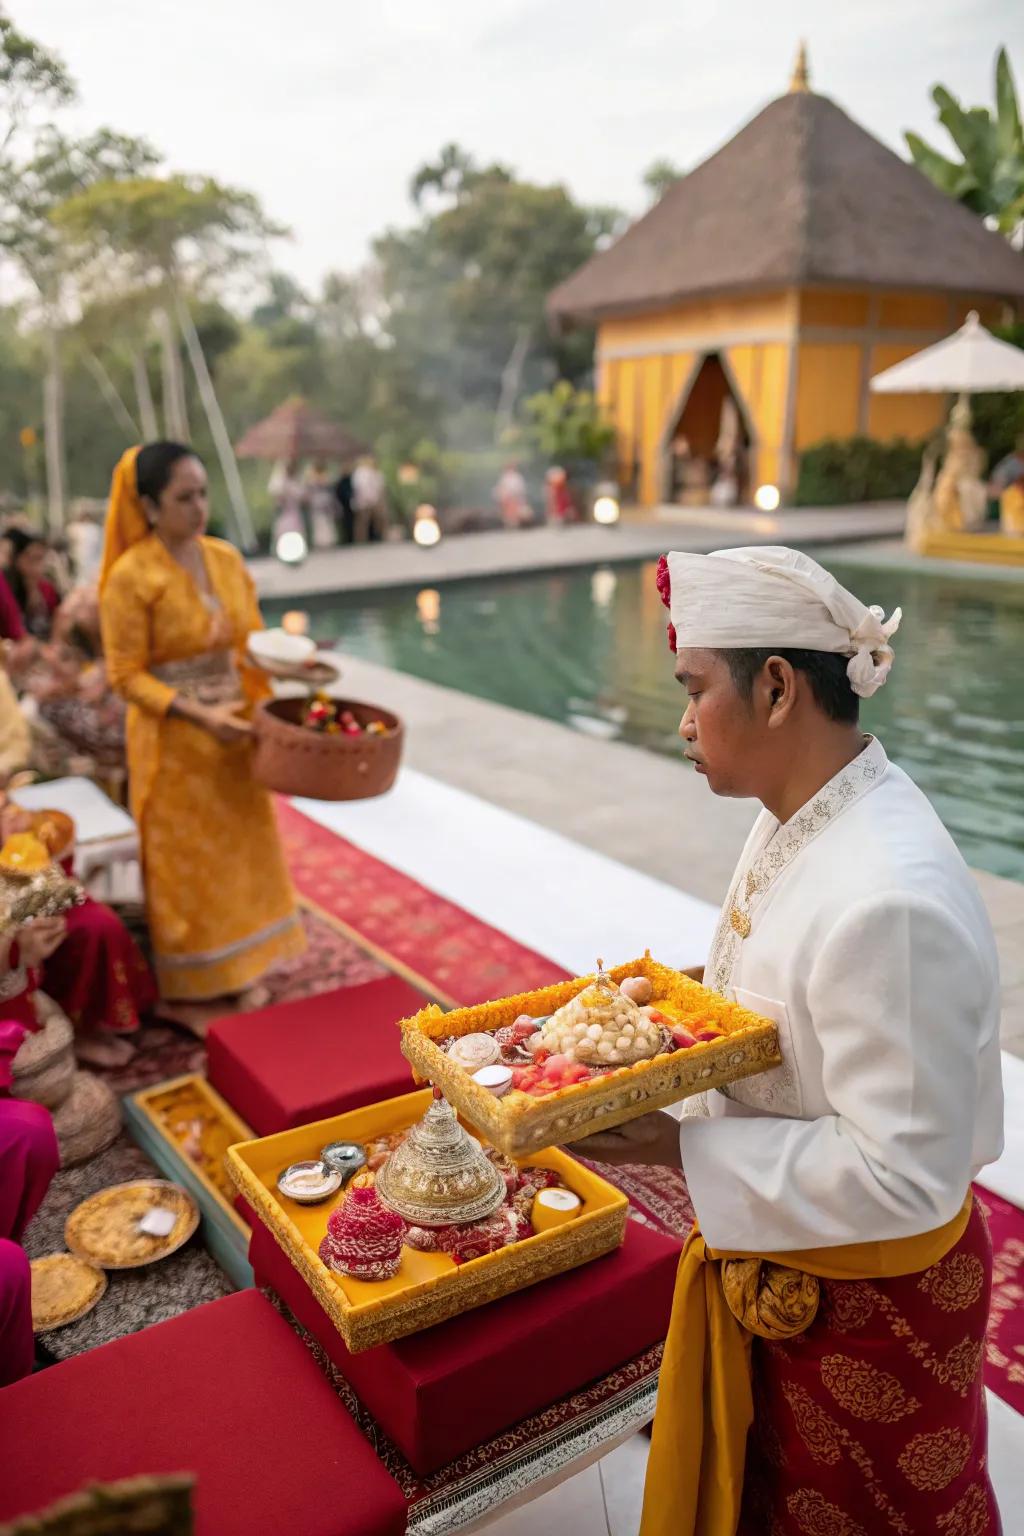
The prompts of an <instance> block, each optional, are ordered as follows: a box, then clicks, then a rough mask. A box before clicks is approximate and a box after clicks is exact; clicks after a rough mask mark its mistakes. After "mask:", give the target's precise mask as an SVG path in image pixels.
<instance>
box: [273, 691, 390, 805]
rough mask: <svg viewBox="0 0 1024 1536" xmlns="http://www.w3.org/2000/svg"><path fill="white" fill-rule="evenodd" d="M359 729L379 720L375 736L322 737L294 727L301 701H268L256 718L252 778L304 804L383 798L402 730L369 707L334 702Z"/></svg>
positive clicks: (348, 701)
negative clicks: (349, 714) (380, 728)
mask: <svg viewBox="0 0 1024 1536" xmlns="http://www.w3.org/2000/svg"><path fill="white" fill-rule="evenodd" d="M334 702H335V703H337V705H338V708H339V710H341V709H350V710H351V711H352V713H353V715H355V717H356V719H357V720H358V721H359V724H360V725H363V726H365V725H368V724H369V723H370V721H371V720H380V721H382V722H383V724H384V725H385V726H387V730H386V732H384V734H382V735H380V736H345V735H343V734H338V735H336V736H328V735H327V734H326V733H325V732H321V731H311V730H307V729H306V728H305V727H304V726H303V725H302V724H300V722H301V720H302V717H303V714H304V713H305V711H306V708H307V703H306V700H305V699H273V700H271V701H270V702H269V703H267V704H264V705H263V706H262V707H261V708H260V710H259V711H258V712H257V715H256V721H255V726H256V752H255V756H254V758H253V775H254V777H255V778H256V779H257V781H258V782H259V783H260V784H263V785H265V786H266V788H267V789H273V790H276V791H277V793H278V794H281V795H298V796H300V797H302V798H303V799H307V800H369V799H370V798H371V797H372V796H374V795H383V794H386V793H387V791H388V790H389V789H390V788H391V786H392V785H393V784H394V782H395V779H396V777H397V776H398V764H399V762H400V760H401V756H402V739H403V737H404V734H405V728H404V726H403V725H402V722H401V720H399V718H398V716H397V715H393V714H391V712H390V711H389V710H386V709H378V708H377V706H376V705H375V704H359V703H357V702H355V701H354V700H352V699H337V700H335V701H334Z"/></svg>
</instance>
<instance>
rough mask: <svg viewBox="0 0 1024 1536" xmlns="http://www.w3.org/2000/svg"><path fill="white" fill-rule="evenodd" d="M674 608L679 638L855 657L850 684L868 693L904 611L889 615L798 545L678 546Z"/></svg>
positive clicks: (884, 673)
mask: <svg viewBox="0 0 1024 1536" xmlns="http://www.w3.org/2000/svg"><path fill="white" fill-rule="evenodd" d="M668 571H669V577H670V580H671V602H670V611H671V617H672V623H673V625H674V626H675V631H676V645H677V647H678V648H682V647H684V646H694V647H701V648H703V647H707V648H708V649H711V650H735V649H737V648H740V647H752V648H758V649H760V648H763V647H766V646H778V647H779V648H780V649H783V650H785V649H790V648H793V649H799V650H807V651H830V652H833V653H835V654H837V655H840V656H848V657H849V658H850V661H849V665H848V666H847V668H846V673H847V676H848V677H849V679H850V687H851V688H852V689H853V691H854V693H856V694H859V695H860V697H861V698H862V699H869V698H870V697H871V695H872V694H873V693H875V692H876V691H877V690H878V689H879V688H881V687H882V684H883V683H884V682H885V680H886V678H887V677H888V676H889V671H890V668H891V667H892V663H893V652H892V646H891V645H890V644H889V640H890V638H891V636H892V635H894V634H895V633H896V631H897V629H898V628H899V626H900V620H901V618H902V617H903V613H902V610H901V609H899V608H897V609H896V610H895V612H894V613H893V615H892V617H891V618H890V619H885V618H884V614H883V610H882V609H881V608H866V607H865V606H864V604H863V603H862V602H861V601H860V599H859V598H857V597H854V595H853V593H852V592H848V591H847V590H846V588H845V587H842V586H840V584H839V582H838V581H836V579H835V577H834V576H830V575H829V573H828V571H826V570H825V569H824V567H823V566H820V565H819V564H818V563H817V561H816V560H811V559H810V558H809V556H807V555H804V554H801V553H800V551H799V550H796V549H784V548H782V547H780V546H778V545H766V546H765V547H764V548H760V549H719V550H716V551H715V553H714V554H712V555H689V554H680V553H672V554H670V555H669V557H668Z"/></svg>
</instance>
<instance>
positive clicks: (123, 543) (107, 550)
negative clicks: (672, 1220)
mask: <svg viewBox="0 0 1024 1536" xmlns="http://www.w3.org/2000/svg"><path fill="white" fill-rule="evenodd" d="M138 456H139V450H138V448H129V449H128V451H127V453H123V454H122V455H121V457H120V459H119V460H118V464H117V468H116V469H115V470H114V478H113V480H112V481H111V482H110V502H109V504H108V506H107V521H106V525H105V528H104V534H103V563H102V564H101V566H100V591H101V592H102V591H103V588H104V587H105V586H106V584H107V577H108V576H109V575H110V573H111V571H112V570H113V569H114V566H115V565H116V563H117V561H118V560H120V558H121V556H122V555H123V554H124V552H125V550H126V549H131V547H132V545H133V544H137V543H138V542H139V540H140V539H144V538H145V537H146V535H147V534H148V533H149V524H148V523H147V521H146V514H145V513H144V512H143V510H142V503H141V501H140V500H139V492H138V488H137V484H136V479H135V460H136V459H137V458H138Z"/></svg>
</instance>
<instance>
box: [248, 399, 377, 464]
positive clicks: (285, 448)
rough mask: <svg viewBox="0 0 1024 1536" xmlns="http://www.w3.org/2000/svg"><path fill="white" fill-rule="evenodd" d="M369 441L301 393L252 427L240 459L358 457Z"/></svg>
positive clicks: (363, 451)
mask: <svg viewBox="0 0 1024 1536" xmlns="http://www.w3.org/2000/svg"><path fill="white" fill-rule="evenodd" d="M366 451H367V445H366V444H365V443H364V442H362V441H361V440H360V439H359V438H358V437H356V436H355V435H354V434H353V433H351V432H350V431H349V430H348V428H347V427H343V426H340V425H339V424H338V423H337V422H334V421H331V420H330V419H329V418H328V417H327V416H324V415H323V413H322V412H320V411H317V410H314V408H313V407H312V406H311V405H308V404H307V403H306V401H305V400H302V399H301V398H300V397H299V396H298V395H295V396H293V397H292V398H291V399H290V400H286V401H285V402H284V404H283V405H279V406H278V407H277V409H276V410H275V411H271V413H270V415H269V416H267V417H265V418H264V420H263V421H260V422H257V424H256V425H255V426H254V427H250V428H249V430H248V432H246V434H245V436H244V437H243V438H242V440H241V442H240V443H239V444H238V446H237V447H236V449H235V452H236V453H237V454H238V457H239V458H240V459H286V460H287V459H354V458H356V457H357V456H358V455H359V454H361V453H365V452H366Z"/></svg>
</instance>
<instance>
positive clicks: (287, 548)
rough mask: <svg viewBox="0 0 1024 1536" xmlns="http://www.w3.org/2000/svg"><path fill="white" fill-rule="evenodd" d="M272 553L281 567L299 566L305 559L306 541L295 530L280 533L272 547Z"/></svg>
mask: <svg viewBox="0 0 1024 1536" xmlns="http://www.w3.org/2000/svg"><path fill="white" fill-rule="evenodd" d="M274 553H275V555H276V556H277V558H278V559H279V560H280V561H281V564H282V565H301V564H302V562H303V560H305V558H306V554H307V548H306V540H305V538H304V537H303V535H302V534H301V533H299V531H298V530H297V529H295V528H292V529H290V530H289V532H288V533H282V535H281V537H280V538H279V539H278V541H277V544H276V545H275V546H274Z"/></svg>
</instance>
